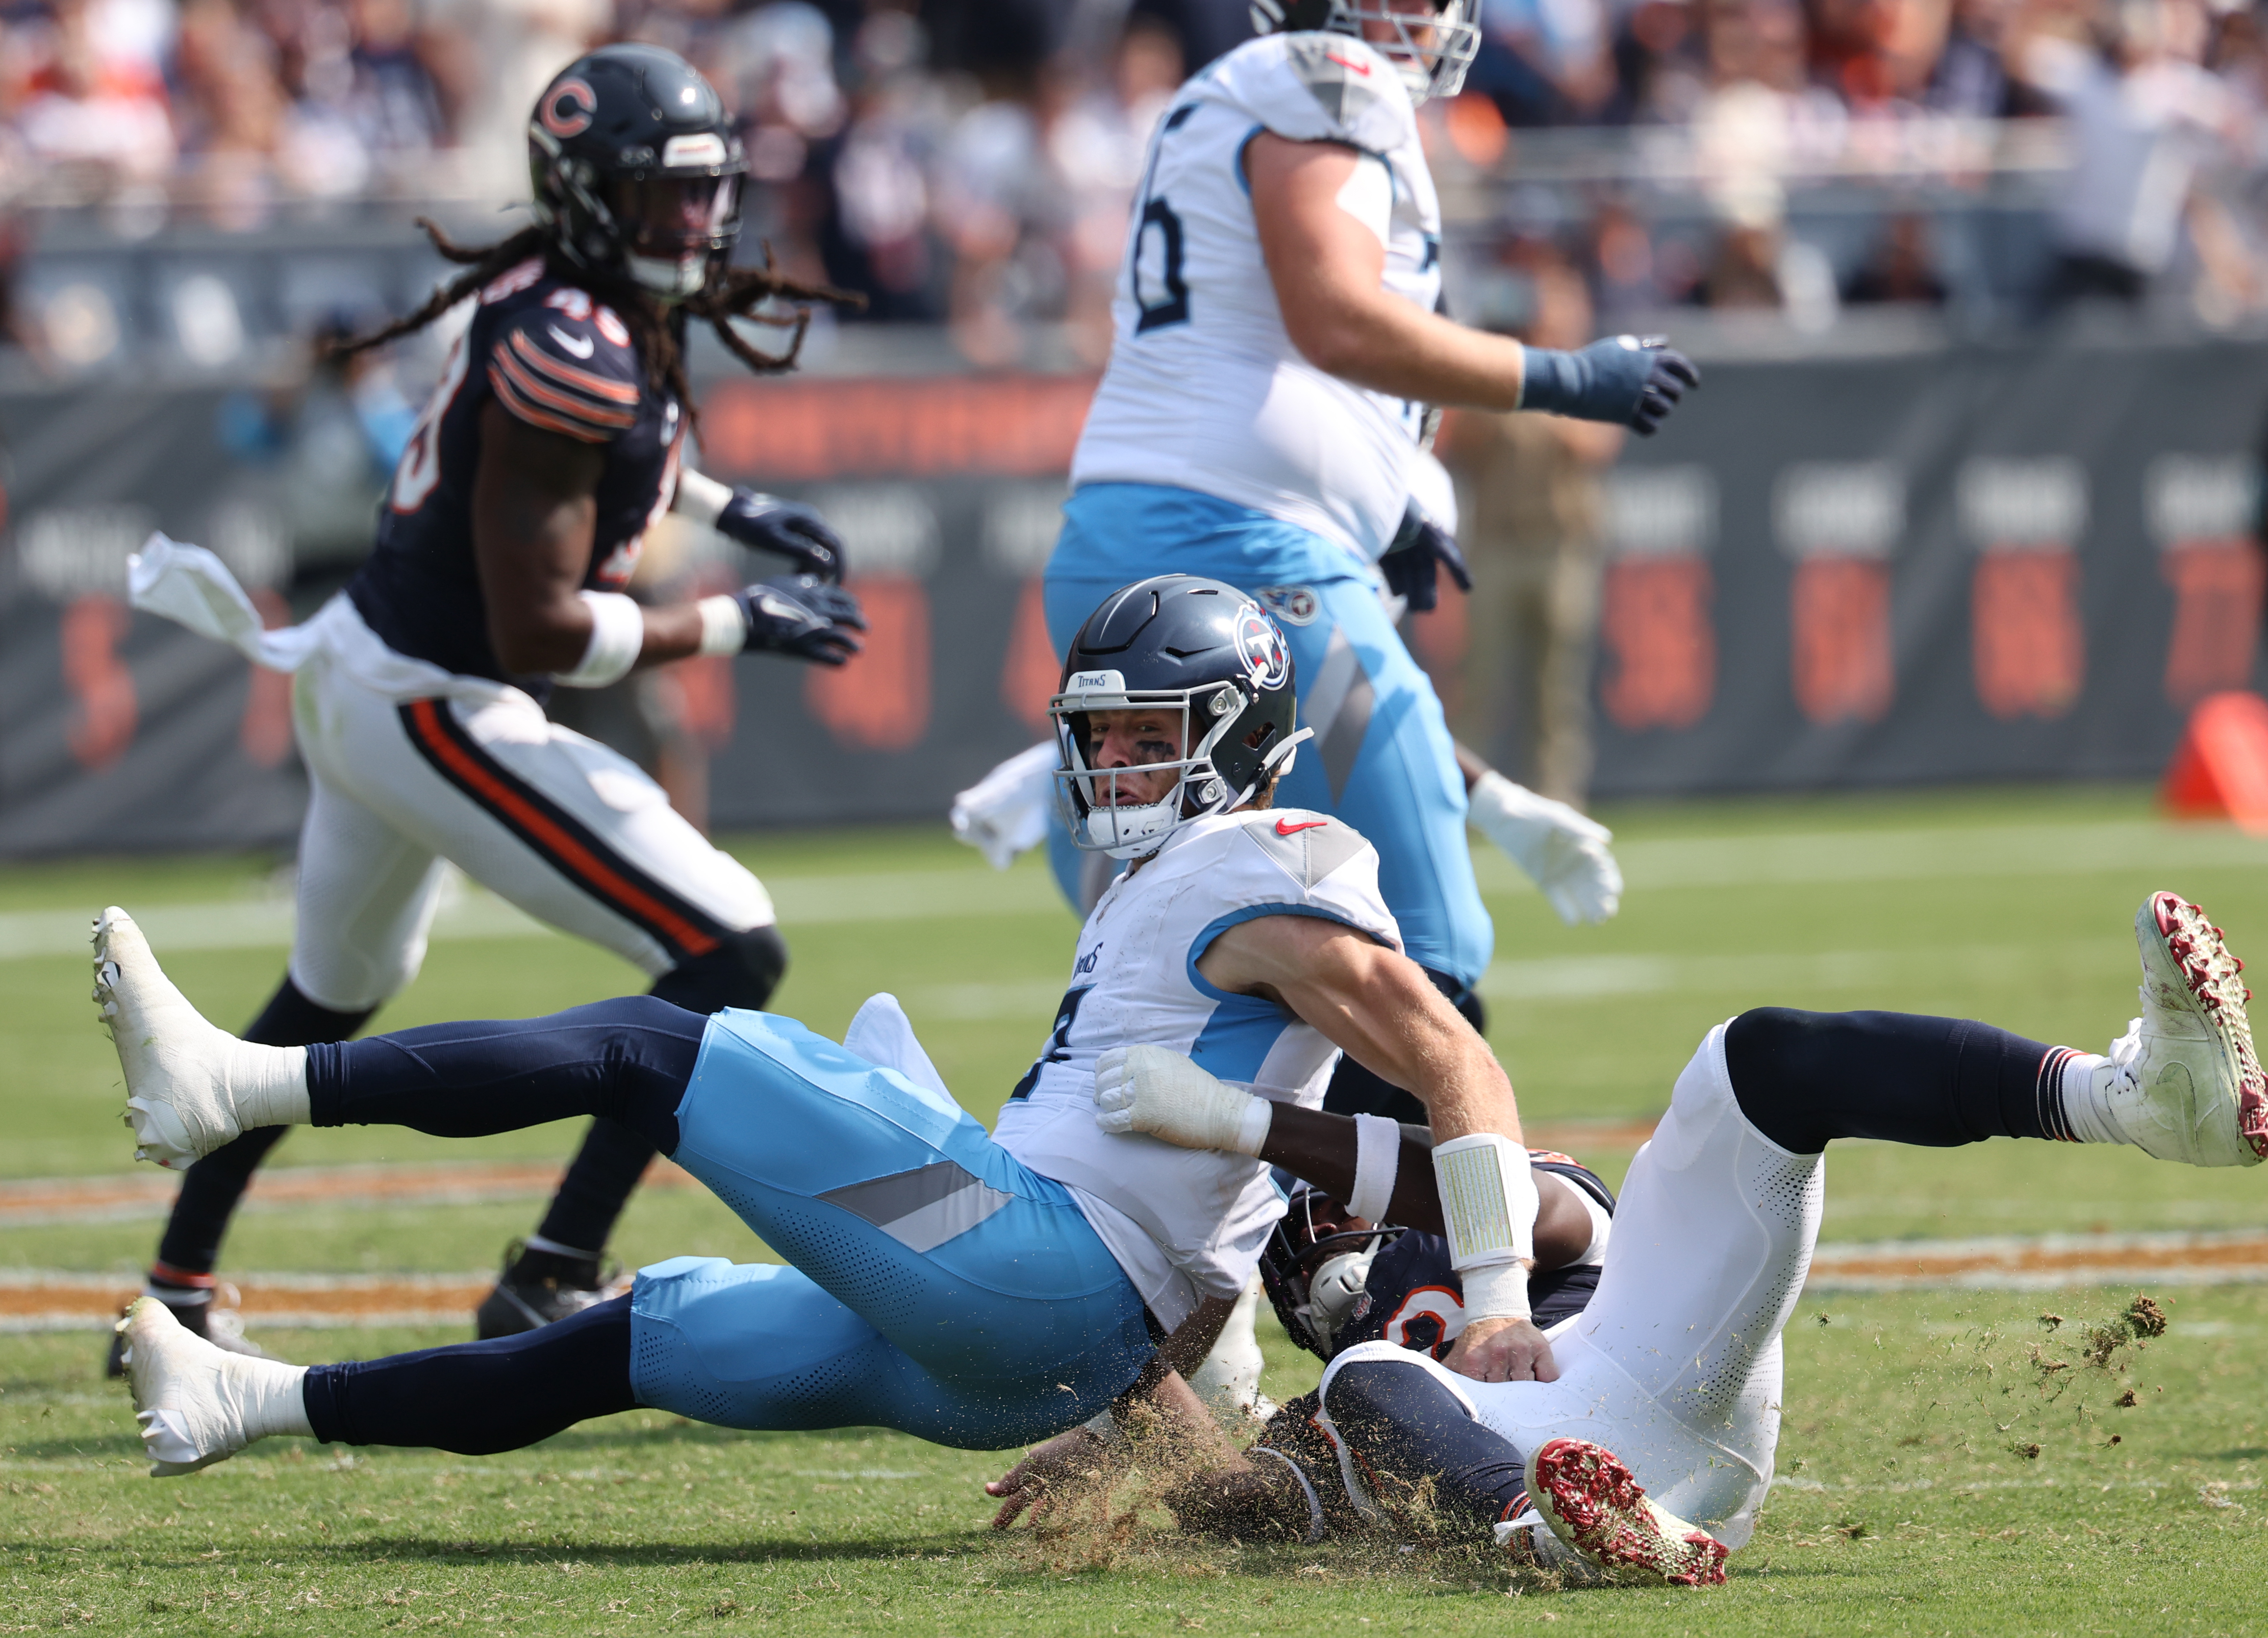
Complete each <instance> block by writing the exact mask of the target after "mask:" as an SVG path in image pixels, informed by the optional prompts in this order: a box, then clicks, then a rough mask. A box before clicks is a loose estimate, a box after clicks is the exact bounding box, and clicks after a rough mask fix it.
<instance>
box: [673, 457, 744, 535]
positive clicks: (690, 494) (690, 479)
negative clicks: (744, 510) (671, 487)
mask: <svg viewBox="0 0 2268 1638" xmlns="http://www.w3.org/2000/svg"><path fill="white" fill-rule="evenodd" d="M732 504H733V491H732V490H731V489H730V487H728V486H727V485H725V484H723V483H718V481H717V480H716V479H715V478H712V477H709V476H705V475H704V474H703V473H699V472H694V471H690V470H681V471H680V472H679V473H678V475H677V496H676V498H674V500H672V501H671V502H670V503H669V509H670V510H671V511H672V512H674V513H677V515H678V516H679V517H681V518H686V519H689V520H691V521H693V522H695V523H714V522H716V521H717V514H718V513H720V512H722V511H724V510H725V507H727V506H729V505H732Z"/></svg>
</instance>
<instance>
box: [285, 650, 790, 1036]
mask: <svg viewBox="0 0 2268 1638" xmlns="http://www.w3.org/2000/svg"><path fill="white" fill-rule="evenodd" d="M291 712H292V723H293V727H294V728H295V730H296V732H297V734H298V742H299V754H300V756H302V757H303V758H305V760H306V764H307V773H308V777H309V779H310V781H311V783H312V785H313V793H312V795H311V798H310V801H309V802H308V804H307V817H306V822H305V823H304V824H303V825H302V826H301V829H300V833H299V882H298V931H297V932H296V933H295V934H294V937H293V943H292V947H291V981H292V983H294V984H295V985H298V988H299V990H300V992H302V993H303V994H305V995H306V997H307V999H308V1000H312V1001H313V1002H315V1003H316V1004H317V1005H319V1006H321V1007H330V1008H331V1009H333V1010H334V1011H337V1012H359V1011H362V1010H364V1009H365V1008H368V1007H375V1006H377V1005H378V1004H379V1003H380V1002H381V1001H384V1000H387V997H389V996H391V995H393V994H394V992H397V991H399V990H400V989H401V987H402V986H403V985H407V984H408V983H409V981H410V979H412V978H415V977H416V974H417V969H418V967H419V965H420V964H421V963H423V961H424V958H425V941H426V934H427V933H428V931H429V930H430V929H431V926H432V922H433V912H434V911H435V910H436V908H437V907H438V903H439V894H440V889H441V880H442V868H441V866H442V861H443V860H449V861H451V862H453V863H454V864H456V865H457V866H458V867H460V868H461V869H462V870H463V871H464V872H465V874H468V875H469V876H471V877H472V878H473V879H474V880H475V882H480V883H481V884H482V886H483V887H486V888H488V889H490V890H491V891H493V892H495V893H496V894H497V895H498V896H501V897H504V898H506V899H509V900H510V901H511V902H512V904H517V905H518V906H519V908H520V909H522V910H524V911H527V913H528V914H529V915H531V916H534V917H535V918H536V919H538V920H540V921H544V922H548V923H549V924H550V925H551V926H555V927H557V928H558V929H559V930H560V931H561V932H563V933H573V934H575V935H576V936H577V937H578V938H584V939H588V940H589V941H591V942H593V944H598V945H601V946H603V947H605V948H608V949H610V950H612V951H614V952H615V954H616V955H617V956H621V957H622V959H623V960H625V961H627V962H630V963H631V964H632V965H634V966H636V967H637V968H639V969H640V970H643V971H644V972H645V973H646V974H647V975H648V976H649V977H654V978H658V977H659V976H660V975H661V974H663V973H665V972H667V971H669V970H671V969H673V968H674V967H675V966H677V965H678V964H679V963H681V962H683V961H686V960H688V959H689V958H692V957H695V956H702V955H705V954H706V953H708V952H709V951H710V950H711V949H714V948H716V947H717V945H718V935H719V934H720V933H729V932H745V931H747V930H748V929H749V928H752V927H759V926H769V925H770V922H771V920H772V904H771V897H770V895H769V894H768V893H766V892H765V891H764V889H763V884H762V882H758V881H757V880H756V878H755V876H754V875H752V874H749V872H748V870H747V867H744V866H743V865H741V864H740V861H739V860H735V859H733V857H731V856H730V855H729V854H726V853H724V852H719V851H718V849H717V848H715V847H712V846H711V845H710V844H709V842H708V841H707V839H706V838H704V837H703V836H702V834H701V833H700V832H699V831H698V830H695V829H694V828H693V827H692V825H690V824H689V823H687V822H686V820H685V819H684V818H683V817H682V816H681V815H679V814H678V812H677V811H676V810H675V809H674V808H672V807H670V805H669V798H668V797H667V795H666V794H665V793H663V791H662V789H661V787H660V786H658V785H656V784H655V783H654V782H653V781H652V779H650V778H647V777H646V775H645V773H644V771H642V770H640V769H639V768H638V766H637V764H634V763H632V762H630V761H629V760H628V759H627V758H625V757H622V756H617V755H616V754H615V752H613V751H611V750H608V749H607V748H606V747H605V746H603V745H600V744H599V743H598V742H596V741H593V740H588V739H585V738H584V737H583V736H582V735H581V734H576V733H574V732H572V731H571V730H570V729H567V728H563V727H559V726H557V725H556V724H555V723H553V722H551V721H549V719H547V718H546V717H545V716H544V714H543V708H542V707H541V705H537V704H536V703H535V701H534V699H532V698H531V697H528V696H527V694H525V693H523V692H521V691H520V690H519V689H516V688H511V687H508V686H506V685H504V684H503V683H493V684H489V683H479V682H476V681H472V680H469V679H460V683H459V687H458V690H457V692H456V694H455V696H454V697H436V698H430V699H412V700H408V701H398V700H395V699H393V698H390V697H387V695H385V694H383V693H380V692H379V691H377V690H373V689H371V688H369V687H367V686H365V685H364V684H362V683H357V682H356V681H355V680H354V679H353V678H352V677H350V675H348V674H347V671H346V668H345V667H344V666H342V664H341V663H340V662H339V661H338V660H336V659H335V658H334V657H333V656H332V655H330V654H328V653H321V652H319V653H316V654H315V655H314V657H313V658H312V659H311V660H308V662H307V663H306V666H305V667H303V668H301V670H300V671H299V673H298V676H297V677H296V678H295V679H294V684H293V689H292V696H291Z"/></svg>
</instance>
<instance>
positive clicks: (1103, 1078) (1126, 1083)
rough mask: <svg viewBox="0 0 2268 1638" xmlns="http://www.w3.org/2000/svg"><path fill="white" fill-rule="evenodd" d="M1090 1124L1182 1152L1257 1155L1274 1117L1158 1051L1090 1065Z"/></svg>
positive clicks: (1139, 1050) (1130, 1049) (1142, 1049)
mask: <svg viewBox="0 0 2268 1638" xmlns="http://www.w3.org/2000/svg"><path fill="white" fill-rule="evenodd" d="M1094 1109H1095V1115H1094V1120H1095V1124H1096V1125H1099V1126H1101V1128H1102V1129H1103V1130H1104V1131H1105V1132H1115V1133H1132V1132H1143V1133H1148V1134H1149V1135H1150V1136H1152V1137H1153V1138H1162V1139H1164V1140H1166V1141H1167V1142H1168V1143H1171V1144H1175V1145H1176V1146H1177V1147H1182V1148H1185V1149H1221V1150H1225V1151H1226V1152H1227V1153H1229V1154H1232V1155H1257V1154H1259V1153H1260V1146H1261V1145H1262V1144H1263V1143H1264V1142H1266V1141H1267V1140H1268V1126H1269V1123H1270V1119H1271V1118H1272V1117H1273V1114H1274V1110H1273V1108H1272V1106H1271V1105H1270V1103H1269V1102H1268V1100H1267V1099H1266V1098H1264V1097H1255V1096H1253V1095H1252V1094H1251V1093H1249V1092H1246V1091H1242V1090H1241V1089H1240V1088H1236V1087H1233V1086H1229V1085H1226V1083H1224V1082H1222V1081H1217V1080H1215V1079H1214V1078H1213V1077H1212V1076H1211V1075H1210V1074H1207V1073H1206V1072H1205V1071H1204V1070H1202V1069H1200V1068H1198V1067H1197V1065H1196V1064H1194V1063H1193V1062H1191V1061H1190V1060H1189V1059H1188V1058H1186V1057H1184V1056H1183V1055H1182V1054H1181V1053H1179V1052H1176V1051H1173V1050H1171V1049H1170V1048H1167V1047H1163V1046H1114V1047H1112V1048H1111V1049H1110V1050H1109V1051H1106V1052H1104V1053H1103V1054H1102V1055H1101V1057H1099V1058H1097V1059H1095V1060H1094Z"/></svg>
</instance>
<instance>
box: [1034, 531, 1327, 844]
mask: <svg viewBox="0 0 2268 1638" xmlns="http://www.w3.org/2000/svg"><path fill="white" fill-rule="evenodd" d="M1145 708H1148V709H1156V710H1160V711H1164V712H1175V713H1178V714H1179V716H1180V719H1181V725H1182V735H1181V755H1180V756H1179V757H1178V758H1177V759H1171V760H1167V761H1161V762H1153V763H1148V764H1143V765H1142V766H1140V767H1138V768H1128V769H1121V770H1116V771H1114V770H1108V769H1096V768H1094V767H1091V766H1089V764H1088V762H1087V756H1088V753H1089V748H1090V746H1091V743H1092V735H1091V734H1090V732H1089V724H1088V713H1089V712H1097V711H1127V710H1141V709H1145ZM1048 714H1049V716H1050V717H1052V718H1053V719H1055V724H1056V740H1057V746H1058V748H1059V749H1060V751H1061V756H1062V759H1061V761H1060V762H1059V763H1058V764H1057V769H1056V796H1057V805H1058V807H1059V808H1061V809H1062V812H1063V816H1064V823H1066V824H1067V825H1068V826H1069V827H1070V829H1071V840H1072V841H1073V842H1075V843H1077V844H1078V845H1079V846H1080V847H1082V848H1086V849H1088V850H1090V851H1092V852H1105V853H1108V854H1109V855H1110V856H1111V857H1112V858H1114V859H1135V858H1139V857H1141V856H1143V855H1145V854H1147V853H1152V852H1156V851H1157V850H1158V848H1159V847H1160V845H1162V844H1163V843H1164V842H1165V839H1166V838H1167V837H1168V836H1170V835H1172V834H1173V832H1174V831H1175V830H1177V829H1179V828H1180V827H1181V826H1182V825H1183V824H1185V823H1188V822H1189V821H1190V820H1192V819H1197V818H1201V817H1204V815H1209V814H1222V813H1226V812H1228V811H1229V810H1230V809H1232V808H1237V807H1240V806H1241V805H1242V804H1243V803H1245V802H1248V801H1251V800H1252V797H1253V795H1254V793H1256V791H1258V790H1259V789H1260V787H1261V785H1262V783H1263V780H1265V779H1266V778H1268V776H1270V775H1271V774H1279V775H1280V774H1284V773H1288V772H1289V771H1291V768H1292V756H1293V753H1294V751H1295V749H1296V748H1297V747H1298V745H1299V742H1300V741H1301V740H1304V739H1307V738H1308V737H1310V733H1311V731H1309V730H1303V729H1300V727H1298V722H1297V719H1298V715H1299V703H1298V699H1297V697H1296V696H1295V694H1294V692H1293V690H1292V646H1291V644H1290V643H1289V642H1287V641H1286V640H1285V637H1284V631H1283V628H1281V627H1280V626H1278V624H1277V623H1276V621H1275V619H1274V617H1273V616H1270V614H1269V612H1268V611H1267V610H1266V609H1263V608H1262V607H1261V606H1260V604H1259V603H1258V602H1256V601H1254V600H1253V599H1252V598H1251V597H1249V596H1248V595H1247V594H1245V593H1243V592H1240V591H1238V590H1237V589H1236V588H1235V587H1233V586H1228V585H1225V584H1223V583H1222V582H1221V581H1219V580H1204V579H1197V577H1195V576H1193V575H1187V574H1160V575H1154V576H1152V578H1150V579H1146V580H1137V581H1136V582H1135V583H1134V584H1133V585H1131V586H1127V587H1121V588H1120V589H1119V590H1117V591H1115V592H1113V593H1112V594H1110V595H1109V596H1108V597H1106V598H1104V599H1103V600H1102V606H1101V608H1099V609H1096V610H1095V611H1094V613H1093V614H1091V615H1089V616H1087V617H1086V623H1085V624H1084V625H1082V626H1080V627H1079V635H1078V636H1077V637H1074V638H1072V639H1071V652H1070V653H1069V655H1068V656H1067V657H1066V658H1065V660H1064V672H1063V683H1062V690H1061V691H1060V692H1059V693H1057V695H1056V697H1054V698H1053V699H1051V700H1050V701H1049V702H1048ZM1160 772H1173V773H1175V774H1176V776H1177V777H1176V778H1175V782H1174V784H1173V786H1172V787H1171V789H1169V790H1168V791H1167V793H1165V794H1164V795H1163V796H1161V797H1160V798H1159V799H1158V800H1156V801H1148V802H1122V801H1119V800H1117V798H1118V794H1119V793H1118V792H1117V790H1116V781H1117V779H1118V778H1119V777H1120V776H1121V775H1123V774H1133V773H1140V774H1145V775H1151V774H1157V773H1160Z"/></svg>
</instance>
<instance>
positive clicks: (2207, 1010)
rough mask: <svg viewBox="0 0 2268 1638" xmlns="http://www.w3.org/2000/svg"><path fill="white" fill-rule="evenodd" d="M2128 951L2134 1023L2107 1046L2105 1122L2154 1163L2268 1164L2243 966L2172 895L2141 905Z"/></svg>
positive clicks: (2262, 1093) (2265, 1091)
mask: <svg viewBox="0 0 2268 1638" xmlns="http://www.w3.org/2000/svg"><path fill="white" fill-rule="evenodd" d="M2134 941H2135V943H2136V944H2137V945H2138V946H2139V947H2140V950H2141V956H2142V992H2141V993H2142V1015H2141V1016H2140V1017H2139V1018H2138V1019H2136V1020H2135V1021H2134V1022H2133V1026H2132V1028H2131V1029H2128V1030H2127V1032H2126V1033H2125V1034H2124V1035H2123V1036H2121V1037H2119V1038H2118V1039H2117V1041H2115V1042H2113V1043H2112V1044H2111V1047H2110V1061H2111V1063H2112V1064H2113V1065H2114V1066H2116V1074H2115V1075H2114V1077H2113V1078H2112V1079H2111V1081H2110V1082H2109V1084H2108V1085H2107V1086H2106V1087H2105V1088H2104V1089H2103V1100H2102V1101H2103V1104H2104V1107H2105V1110H2106V1112H2107V1113H2108V1114H2109V1116H2110V1118H2111V1120H2112V1121H2113V1122H2114V1123H2116V1125H2117V1128H2118V1131H2119V1133H2121V1134H2122V1135H2123V1136H2124V1138H2125V1140H2127V1141H2128V1142H2129V1143H2132V1144H2133V1145H2134V1146H2135V1147H2138V1148H2139V1149H2142V1150H2145V1151H2146V1152H2147V1153H2149V1154H2152V1155H2156V1156H2157V1157H2158V1158H2159V1159H2160V1160H2169V1161H2183V1162H2187V1163H2188V1164H2190V1165H2191V1166H2257V1165H2258V1164H2259V1163H2260V1162H2261V1161H2262V1160H2264V1159H2268V1075H2264V1074H2262V1073H2261V1068H2260V1059H2259V1057H2258V1055H2257V1053H2255V1052H2254V1051H2253V1047H2252V1025H2251V1023H2250V1021H2249V1020H2248V1019H2247V1018H2246V1017H2245V1014H2244V1003H2245V1002H2246V1001H2248V1000H2251V999H2252V992H2250V991H2249V990H2247V989H2246V988H2245V987H2244V985H2243V981H2242V979H2241V978H2238V977H2237V975H2238V974H2239V973H2241V972H2242V971H2243V970H2244V963H2242V962H2241V961H2239V960H2237V959H2236V957H2235V956H2232V955H2231V954H2229V950H2228V943H2227V941H2225V940H2223V939H2222V937H2221V933H2220V928H2219V927H2216V926H2213V923H2212V922H2211V921H2210V920H2208V919H2206V917H2205V911H2202V910H2200V909H2198V907H2197V906H2196V905H2195V904H2191V903H2190V902H2189V901H2188V900H2186V899H2183V898H2181V897H2179V896H2176V895H2175V894H2172V893H2153V894H2152V895H2150V896H2149V897H2148V898H2147V899H2146V900H2144V901H2143V904H2142V908H2141V909H2140V910H2139V911H2137V912H2136V913H2135V917H2134Z"/></svg>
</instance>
